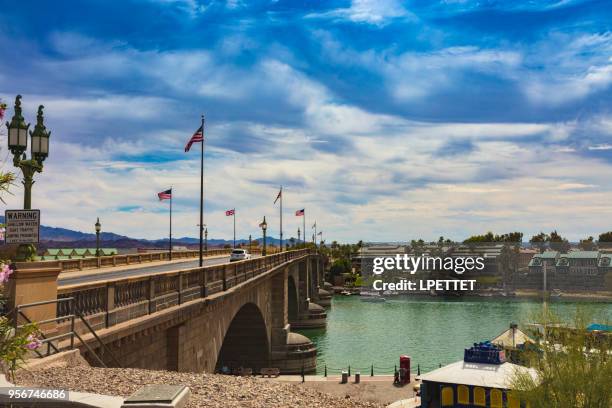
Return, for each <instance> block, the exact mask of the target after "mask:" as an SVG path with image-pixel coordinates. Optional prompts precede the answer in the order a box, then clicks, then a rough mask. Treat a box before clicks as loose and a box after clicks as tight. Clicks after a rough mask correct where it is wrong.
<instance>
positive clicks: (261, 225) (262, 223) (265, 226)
mask: <svg viewBox="0 0 612 408" xmlns="http://www.w3.org/2000/svg"><path fill="white" fill-rule="evenodd" d="M259 226H260V227H261V230H262V231H263V249H262V250H261V255H262V256H266V230H267V229H268V223H267V222H266V216H265V215H264V219H263V221H262V222H261V224H259Z"/></svg>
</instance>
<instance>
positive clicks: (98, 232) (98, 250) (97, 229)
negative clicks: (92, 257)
mask: <svg viewBox="0 0 612 408" xmlns="http://www.w3.org/2000/svg"><path fill="white" fill-rule="evenodd" d="M95 225H96V257H98V258H99V257H100V231H102V224H100V217H98V219H97V220H96V224H95Z"/></svg>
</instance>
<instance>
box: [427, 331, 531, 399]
mask: <svg viewBox="0 0 612 408" xmlns="http://www.w3.org/2000/svg"><path fill="white" fill-rule="evenodd" d="M517 372H518V373H523V374H526V375H531V376H532V377H533V378H534V379H535V378H536V371H535V370H534V369H532V368H527V367H524V366H521V365H517V364H512V363H509V362H506V361H505V356H504V352H503V351H502V350H500V349H499V348H496V347H495V346H493V345H491V343H481V344H479V345H474V347H472V348H470V349H466V350H465V356H464V359H463V360H462V361H457V362H455V363H452V364H449V365H447V366H444V367H441V368H439V369H437V370H433V371H431V372H429V373H427V374H424V375H422V376H421V381H422V384H421V408H438V407H455V408H465V407H490V408H521V406H522V404H521V403H520V401H519V400H518V399H517V398H516V397H514V396H513V395H512V393H511V388H512V379H513V378H514V376H515V375H516V373H517Z"/></svg>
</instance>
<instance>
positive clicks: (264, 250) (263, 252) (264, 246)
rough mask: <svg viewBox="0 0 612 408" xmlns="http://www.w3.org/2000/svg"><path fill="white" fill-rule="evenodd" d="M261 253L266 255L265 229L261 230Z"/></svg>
mask: <svg viewBox="0 0 612 408" xmlns="http://www.w3.org/2000/svg"><path fill="white" fill-rule="evenodd" d="M262 255H263V256H266V230H265V229H264V230H263V251H262Z"/></svg>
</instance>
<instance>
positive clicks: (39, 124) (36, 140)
mask: <svg viewBox="0 0 612 408" xmlns="http://www.w3.org/2000/svg"><path fill="white" fill-rule="evenodd" d="M44 108H45V107H44V106H43V105H40V106H39V107H38V114H37V115H36V126H34V131H31V132H30V137H31V138H32V147H31V149H32V150H31V152H32V158H34V159H36V161H38V162H39V163H41V164H42V162H43V161H45V159H46V158H47V156H49V137H50V136H51V132H49V131H47V128H46V126H45V123H44V117H43V109H44Z"/></svg>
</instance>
